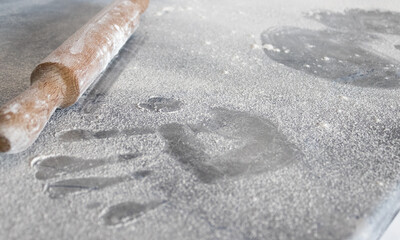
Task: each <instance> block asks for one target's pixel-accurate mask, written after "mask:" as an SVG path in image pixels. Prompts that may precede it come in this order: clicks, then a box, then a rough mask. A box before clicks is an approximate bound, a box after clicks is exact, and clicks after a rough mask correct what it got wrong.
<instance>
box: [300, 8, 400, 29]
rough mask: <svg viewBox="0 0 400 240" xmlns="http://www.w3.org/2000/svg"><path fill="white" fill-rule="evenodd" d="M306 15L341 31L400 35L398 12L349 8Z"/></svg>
mask: <svg viewBox="0 0 400 240" xmlns="http://www.w3.org/2000/svg"><path fill="white" fill-rule="evenodd" d="M306 16H307V17H308V18H311V19H313V20H316V21H318V22H320V23H322V24H324V25H325V26H327V27H330V28H334V29H337V30H341V31H346V32H354V31H356V32H361V34H364V35H365V34H367V33H368V32H371V33H383V34H394V35H400V24H399V23H400V13H398V12H392V11H381V10H362V9H350V10H346V11H344V12H332V11H317V12H311V13H309V14H308V15H306Z"/></svg>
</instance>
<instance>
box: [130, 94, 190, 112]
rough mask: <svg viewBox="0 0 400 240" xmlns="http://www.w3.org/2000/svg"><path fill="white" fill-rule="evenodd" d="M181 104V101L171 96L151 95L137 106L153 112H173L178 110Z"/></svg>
mask: <svg viewBox="0 0 400 240" xmlns="http://www.w3.org/2000/svg"><path fill="white" fill-rule="evenodd" d="M182 105H183V103H182V102H181V101H179V100H176V99H173V98H164V97H152V98H149V99H148V100H147V102H143V103H139V104H138V105H137V106H138V107H139V108H141V109H146V110H149V111H153V112H175V111H178V110H180V109H181V107H182Z"/></svg>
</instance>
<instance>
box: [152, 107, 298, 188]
mask: <svg viewBox="0 0 400 240" xmlns="http://www.w3.org/2000/svg"><path fill="white" fill-rule="evenodd" d="M212 113H213V115H214V116H213V118H211V119H210V120H208V121H204V122H202V123H201V124H198V125H192V126H187V125H182V124H178V123H171V124H165V125H162V126H161V127H160V128H159V132H160V134H161V135H162V137H164V138H165V139H166V141H167V149H166V152H167V153H169V154H170V155H171V156H172V157H174V158H175V159H176V160H177V161H179V162H180V163H181V164H182V166H183V167H184V168H185V169H186V170H188V171H191V172H193V173H194V174H195V176H196V177H197V178H198V179H199V180H200V181H202V182H204V183H213V182H215V181H216V180H217V179H220V178H223V177H235V176H248V175H253V174H259V173H264V172H268V171H275V170H278V169H280V168H282V167H284V166H287V165H289V164H292V163H294V162H295V161H296V160H298V159H299V158H300V157H301V156H302V153H301V152H300V150H299V149H298V148H297V147H296V146H294V145H293V144H291V143H290V142H288V140H287V139H286V137H285V136H284V135H283V134H282V133H280V132H279V131H278V129H277V127H276V126H275V125H274V124H273V123H271V122H270V121H268V120H266V119H262V118H259V117H256V116H252V115H251V114H248V113H246V112H240V111H232V110H228V109H224V108H215V109H213V110H212ZM200 136H203V137H202V138H201V137H200ZM204 136H205V137H204ZM212 138H216V139H217V141H215V142H217V144H214V145H216V146H214V147H219V146H218V145H222V144H223V142H224V141H225V142H229V141H233V142H236V146H235V147H234V148H233V149H232V147H227V150H224V151H221V153H220V154H216V155H211V154H210V153H209V152H210V151H207V148H210V145H209V144H208V143H207V142H205V141H202V140H201V139H212ZM206 141H207V140H206Z"/></svg>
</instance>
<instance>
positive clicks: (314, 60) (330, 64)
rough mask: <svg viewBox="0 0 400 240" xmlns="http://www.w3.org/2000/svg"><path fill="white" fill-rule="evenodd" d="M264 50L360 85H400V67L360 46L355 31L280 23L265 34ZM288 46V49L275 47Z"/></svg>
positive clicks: (293, 64)
mask: <svg viewBox="0 0 400 240" xmlns="http://www.w3.org/2000/svg"><path fill="white" fill-rule="evenodd" d="M261 40H262V43H263V45H267V46H273V47H268V48H264V52H265V54H266V55H268V57H270V58H271V59H272V60H275V61H277V62H279V63H282V64H284V65H286V66H288V67H290V68H294V69H296V70H300V71H303V72H306V73H308V74H311V75H314V76H317V77H321V78H326V79H329V80H332V81H336V82H340V83H344V84H350V85H354V86H359V87H374V88H387V89H392V88H398V87H399V84H400V68H399V67H398V65H397V64H394V63H393V62H392V61H390V60H389V59H386V58H384V57H381V56H378V55H376V54H374V53H372V52H370V51H368V50H365V49H364V48H362V47H360V46H359V45H358V44H357V42H355V41H354V38H353V37H352V35H348V34H347V33H342V32H337V31H329V30H321V31H316V30H315V31H314V30H308V29H302V28H295V27H280V28H275V29H270V30H267V31H264V32H263V33H262V34H261ZM283 48H287V49H289V50H290V51H289V52H287V53H284V52H282V51H276V50H275V49H283Z"/></svg>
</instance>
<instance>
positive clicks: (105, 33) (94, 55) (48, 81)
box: [0, 0, 149, 153]
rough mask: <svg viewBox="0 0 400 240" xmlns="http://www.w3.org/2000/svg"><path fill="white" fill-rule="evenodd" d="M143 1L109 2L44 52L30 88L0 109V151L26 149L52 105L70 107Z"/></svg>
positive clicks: (123, 37) (133, 24)
mask: <svg viewBox="0 0 400 240" xmlns="http://www.w3.org/2000/svg"><path fill="white" fill-rule="evenodd" d="M148 3H149V0H115V1H113V2H112V3H111V4H110V5H109V6H107V7H105V8H104V9H103V10H102V11H101V12H99V13H98V14H97V15H96V16H94V17H93V18H92V19H91V20H90V21H89V22H88V23H86V24H85V25H84V26H83V27H82V28H80V29H79V30H78V31H77V32H75V33H74V34H73V35H72V36H71V37H70V38H68V39H67V40H66V41H65V42H64V43H63V44H61V46H60V47H58V48H57V49H56V50H54V51H53V52H52V53H51V54H50V55H49V56H47V57H46V58H45V59H44V60H43V61H42V62H41V63H40V64H39V65H38V66H36V68H35V69H34V70H33V72H32V74H31V86H30V87H29V88H28V89H27V90H26V91H25V92H23V93H22V94H21V95H19V96H17V97H16V98H14V99H12V100H11V101H9V102H7V103H6V104H5V105H4V106H2V107H1V108H0V152H7V153H17V152H21V151H23V150H25V149H27V148H28V147H29V146H30V145H31V144H32V143H33V142H34V141H35V140H36V139H37V138H38V136H39V134H40V132H41V131H42V130H43V128H44V127H45V125H46V123H47V121H48V120H49V118H50V117H51V115H52V114H53V113H54V111H55V110H56V108H65V107H68V106H71V105H72V104H74V103H75V102H77V100H78V99H79V97H80V96H81V95H82V94H83V93H84V92H85V91H86V89H87V88H88V87H89V86H90V85H91V83H93V82H94V80H95V79H96V78H97V77H98V76H99V75H100V73H101V72H103V71H104V70H105V69H106V67H107V65H108V63H109V62H110V61H111V59H112V58H113V57H114V56H115V55H116V54H117V53H118V52H119V50H120V49H121V48H122V46H123V45H124V44H125V42H126V41H127V40H128V38H129V37H130V36H131V35H132V34H133V32H134V31H135V30H136V28H137V27H138V26H139V17H140V15H141V14H142V13H143V12H144V11H145V10H146V8H147V6H148Z"/></svg>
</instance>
